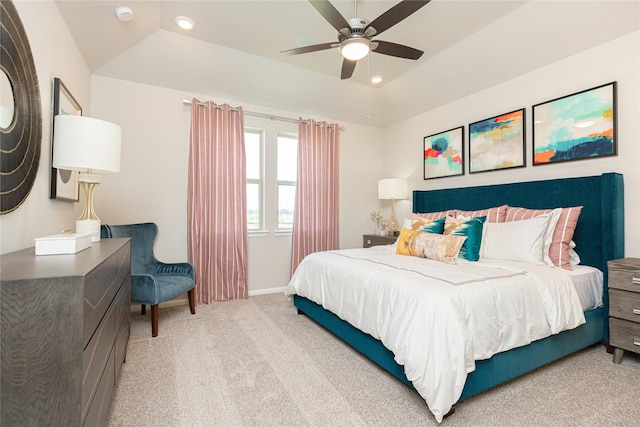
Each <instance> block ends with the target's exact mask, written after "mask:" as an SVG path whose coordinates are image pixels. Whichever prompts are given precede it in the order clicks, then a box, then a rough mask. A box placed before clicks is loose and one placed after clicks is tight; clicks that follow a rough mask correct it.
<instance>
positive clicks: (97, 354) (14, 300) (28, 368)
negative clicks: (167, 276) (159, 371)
mask: <svg viewBox="0 0 640 427" xmlns="http://www.w3.org/2000/svg"><path fill="white" fill-rule="evenodd" d="M0 259H1V271H0V275H1V279H2V280H1V285H0V310H1V311H0V322H1V323H0V327H1V329H0V336H1V337H0V340H1V341H0V345H1V347H0V353H1V355H2V356H1V357H2V358H1V360H0V362H1V363H2V366H1V369H0V375H1V377H0V381H1V388H0V404H1V405H2V407H1V412H0V416H1V420H2V425H5V426H26V425H52V426H53V425H56V426H82V425H86V426H99V425H105V424H106V420H107V417H108V415H109V409H110V405H111V400H112V395H113V392H114V389H115V386H116V384H117V382H118V379H119V375H120V370H121V367H122V363H123V361H124V358H125V353H126V348H127V342H128V340H129V330H130V310H129V303H130V300H131V246H130V240H129V239H104V240H101V241H100V242H97V243H93V244H92V245H91V247H90V248H88V249H85V250H83V251H81V252H78V253H76V254H73V255H41V256H36V255H35V250H34V248H33V247H32V248H28V249H24V250H22V251H18V252H13V253H9V254H5V255H2V256H0Z"/></svg>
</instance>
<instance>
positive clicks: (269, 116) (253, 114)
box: [182, 99, 344, 131]
mask: <svg viewBox="0 0 640 427" xmlns="http://www.w3.org/2000/svg"><path fill="white" fill-rule="evenodd" d="M182 103H183V104H184V105H188V106H191V101H190V100H188V99H183V100H182ZM198 105H201V106H205V105H207V103H206V102H198ZM231 109H232V110H233V111H237V110H235V109H234V108H231ZM243 114H245V115H247V116H251V117H259V118H261V119H269V120H279V121H281V122H287V123H298V119H292V118H291V117H283V116H276V115H273V114H265V113H257V112H255V111H246V110H243ZM328 126H329V127H333V126H334V125H333V124H330V125H328ZM338 129H340V130H342V131H343V130H344V128H343V127H342V126H340V127H339V128H338Z"/></svg>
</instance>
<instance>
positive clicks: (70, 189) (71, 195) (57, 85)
mask: <svg viewBox="0 0 640 427" xmlns="http://www.w3.org/2000/svg"><path fill="white" fill-rule="evenodd" d="M58 114H73V115H76V116H81V115H82V107H80V104H78V101H76V99H75V98H74V97H73V95H72V94H71V92H69V89H67V87H66V86H65V85H64V83H62V80H60V79H59V78H57V77H56V78H54V79H53V117H54V118H55V116H57V115H58ZM55 132H56V129H55V126H53V133H52V134H51V158H52V159H53V135H54V134H55ZM78 187H79V184H78V172H77V171H69V170H64V169H58V168H54V167H53V166H51V192H50V195H49V198H51V199H57V200H66V201H70V202H77V201H78V200H79V199H80V195H79V189H78Z"/></svg>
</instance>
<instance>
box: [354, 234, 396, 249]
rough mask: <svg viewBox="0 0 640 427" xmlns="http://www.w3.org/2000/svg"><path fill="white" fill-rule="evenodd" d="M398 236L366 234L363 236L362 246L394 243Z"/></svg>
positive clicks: (368, 246)
mask: <svg viewBox="0 0 640 427" xmlns="http://www.w3.org/2000/svg"><path fill="white" fill-rule="evenodd" d="M396 240H398V238H397V237H392V236H378V235H377V234H365V235H363V236H362V247H363V248H370V247H371V246H380V245H393V244H394V243H395V242H396Z"/></svg>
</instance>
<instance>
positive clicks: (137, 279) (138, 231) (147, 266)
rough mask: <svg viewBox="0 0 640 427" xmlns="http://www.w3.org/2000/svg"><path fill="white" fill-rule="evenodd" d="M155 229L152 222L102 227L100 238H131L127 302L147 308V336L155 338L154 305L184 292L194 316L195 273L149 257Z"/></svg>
mask: <svg viewBox="0 0 640 427" xmlns="http://www.w3.org/2000/svg"><path fill="white" fill-rule="evenodd" d="M157 234H158V226H157V225H156V224H154V223H152V222H148V223H144V224H128V225H106V224H105V225H102V227H101V229H100V237H101V238H103V239H108V238H112V237H130V238H131V302H133V303H136V304H141V305H142V307H141V309H142V314H145V313H146V304H149V305H150V306H151V336H154V337H156V336H158V304H160V303H161V302H163V301H167V300H170V299H171V298H175V297H177V296H178V295H182V294H184V293H185V292H188V297H189V308H190V309H191V314H196V307H195V300H194V293H193V291H194V288H195V271H194V269H193V265H191V264H190V263H188V262H182V263H175V264H166V263H164V262H160V261H158V260H157V259H156V257H155V256H154V255H153V241H154V240H155V238H156V235H157Z"/></svg>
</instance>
